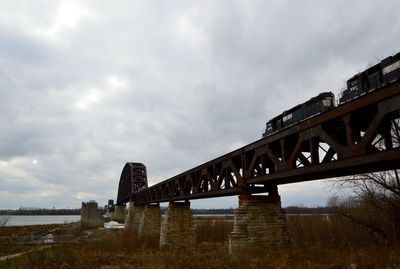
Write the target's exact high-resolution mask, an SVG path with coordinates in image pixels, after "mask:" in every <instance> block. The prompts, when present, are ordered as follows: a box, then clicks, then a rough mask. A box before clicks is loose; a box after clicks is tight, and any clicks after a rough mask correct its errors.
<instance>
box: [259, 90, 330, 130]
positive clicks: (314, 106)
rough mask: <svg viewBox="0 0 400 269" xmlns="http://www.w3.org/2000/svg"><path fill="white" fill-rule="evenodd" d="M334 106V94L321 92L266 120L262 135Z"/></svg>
mask: <svg viewBox="0 0 400 269" xmlns="http://www.w3.org/2000/svg"><path fill="white" fill-rule="evenodd" d="M334 107H335V95H334V94H333V93H331V92H323V93H320V94H319V95H317V96H315V97H313V98H311V99H310V100H308V101H307V102H305V103H303V104H301V105H297V106H295V107H293V108H291V109H289V110H287V111H285V112H283V113H282V114H281V115H279V116H277V117H275V118H273V119H271V120H270V121H268V122H267V126H266V129H265V132H264V133H263V137H265V136H268V135H270V134H272V133H275V132H277V131H279V130H281V129H284V128H286V127H289V126H291V125H293V124H296V123H298V122H300V121H302V120H305V119H308V118H310V117H312V116H314V115H317V114H319V113H322V112H325V111H327V110H330V109H332V108H334Z"/></svg>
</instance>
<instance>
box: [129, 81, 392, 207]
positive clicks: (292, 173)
mask: <svg viewBox="0 0 400 269" xmlns="http://www.w3.org/2000/svg"><path fill="white" fill-rule="evenodd" d="M399 119H400V83H399V82H396V83H393V84H391V85H387V86H385V87H383V88H381V89H379V90H375V91H373V92H371V93H369V94H368V95H365V96H362V97H360V98H358V99H355V100H353V101H351V102H348V103H345V104H342V105H340V106H338V107H336V108H335V109H333V110H331V111H329V112H326V113H323V114H320V115H317V116H314V117H312V118H309V119H307V120H305V121H303V122H301V123H299V124H297V125H294V126H292V127H289V128H287V129H285V130H283V131H281V132H279V133H276V134H273V135H271V136H268V137H265V138H263V139H260V140H258V141H255V142H254V143H251V144H249V145H247V146H244V147H242V148H239V149H237V150H235V151H232V152H230V153H228V154H225V155H223V156H221V157H218V158H216V159H214V160H212V161H209V162H206V163H204V164H202V165H199V166H197V167H195V168H193V169H190V170H188V171H186V172H184V173H181V174H179V175H177V176H175V177H172V178H170V179H167V180H165V181H163V182H160V183H158V184H156V185H154V186H151V187H149V188H143V189H141V190H139V191H137V192H130V194H129V195H128V196H126V198H125V199H129V198H131V199H133V200H134V201H135V203H138V204H140V203H154V202H167V201H174V200H188V199H200V198H208V197H219V196H229V195H238V194H243V193H260V192H268V191H269V190H271V188H272V189H273V186H274V185H277V184H286V183H293V182H300V181H309V180H316V179H324V178H331V177H338V176H345V175H353V174H359V173H366V172H376V171H382V170H389V169H398V168H400V147H399V141H396V140H394V139H393V137H392V130H393V128H394V127H396V125H398V124H399ZM397 127H398V126H397ZM128 197H129V198H128Z"/></svg>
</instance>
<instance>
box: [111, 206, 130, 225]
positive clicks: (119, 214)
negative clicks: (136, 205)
mask: <svg viewBox="0 0 400 269" xmlns="http://www.w3.org/2000/svg"><path fill="white" fill-rule="evenodd" d="M125 215H126V206H124V205H116V206H115V207H114V212H113V214H112V217H111V219H112V220H115V221H117V222H119V223H124V222H125Z"/></svg>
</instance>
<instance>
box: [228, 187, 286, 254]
mask: <svg viewBox="0 0 400 269" xmlns="http://www.w3.org/2000/svg"><path fill="white" fill-rule="evenodd" d="M289 243H290V237H289V233H288V232H287V227H286V216H285V211H284V210H283V209H282V208H281V201H280V196H279V194H278V190H277V188H275V189H274V190H273V191H272V192H270V193H269V195H263V196H261V195H250V194H249V195H241V196H239V207H238V208H237V209H236V210H235V216H234V223H233V231H232V233H231V234H230V235H229V252H230V253H234V252H237V251H238V250H240V249H243V248H246V247H249V246H257V247H264V248H268V247H280V246H287V245H288V244H289Z"/></svg>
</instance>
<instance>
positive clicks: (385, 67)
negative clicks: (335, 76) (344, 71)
mask: <svg viewBox="0 0 400 269" xmlns="http://www.w3.org/2000/svg"><path fill="white" fill-rule="evenodd" d="M399 78H400V53H397V54H396V55H394V56H389V57H387V58H385V59H383V60H382V61H381V62H380V63H378V64H376V65H374V66H372V67H370V68H368V69H366V70H365V71H363V72H360V73H358V74H357V75H355V76H354V77H352V78H350V79H349V80H348V81H347V88H346V89H345V90H344V91H342V92H341V96H340V98H339V103H341V104H342V103H346V102H348V101H350V100H352V99H354V98H357V97H359V96H361V95H364V94H366V93H368V92H370V91H373V90H375V89H378V88H380V87H382V86H383V85H386V84H388V83H392V82H393V81H396V80H398V79H399Z"/></svg>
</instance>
